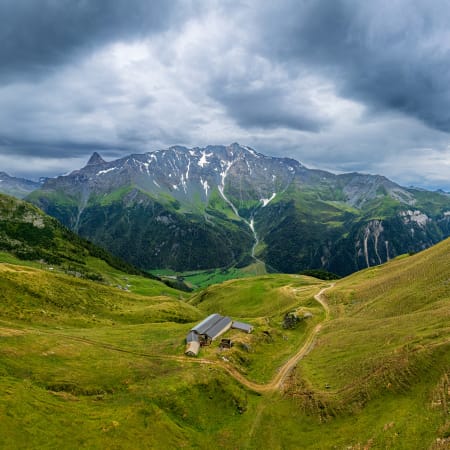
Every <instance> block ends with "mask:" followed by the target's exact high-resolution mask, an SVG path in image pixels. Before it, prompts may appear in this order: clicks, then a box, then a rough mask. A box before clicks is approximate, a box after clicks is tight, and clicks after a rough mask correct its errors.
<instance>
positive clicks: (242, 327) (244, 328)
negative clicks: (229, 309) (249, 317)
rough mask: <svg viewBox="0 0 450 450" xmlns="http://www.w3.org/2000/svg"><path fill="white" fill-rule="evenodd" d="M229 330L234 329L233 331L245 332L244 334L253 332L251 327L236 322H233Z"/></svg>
mask: <svg viewBox="0 0 450 450" xmlns="http://www.w3.org/2000/svg"><path fill="white" fill-rule="evenodd" d="M231 328H234V329H235V330H240V331H245V332H246V333H251V332H252V331H253V326H252V325H250V324H248V323H244V322H238V321H234V322H233V324H232V325H231Z"/></svg>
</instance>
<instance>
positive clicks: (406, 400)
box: [0, 241, 450, 450]
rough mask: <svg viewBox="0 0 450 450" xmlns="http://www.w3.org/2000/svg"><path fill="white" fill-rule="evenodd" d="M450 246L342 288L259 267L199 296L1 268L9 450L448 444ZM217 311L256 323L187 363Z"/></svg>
mask: <svg viewBox="0 0 450 450" xmlns="http://www.w3.org/2000/svg"><path fill="white" fill-rule="evenodd" d="M449 252H450V241H445V242H443V243H441V244H439V245H438V246H436V247H434V248H432V249H429V250H427V251H425V252H422V253H420V254H417V255H414V256H410V257H403V258H399V259H397V260H394V261H391V262H389V263H387V264H385V265H383V266H379V267H377V268H373V269H369V270H365V271H362V272H359V273H357V274H355V275H353V276H351V277H347V278H345V279H342V280H337V281H333V282H335V285H334V287H332V288H329V287H330V285H331V283H332V281H321V280H317V279H314V278H310V277H304V276H295V275H264V276H261V277H256V278H244V279H239V280H232V281H226V282H224V283H222V284H218V285H214V286H209V287H208V288H207V289H205V290H203V291H199V292H196V293H195V294H193V295H191V296H190V297H189V294H186V293H182V294H180V293H179V292H177V291H173V290H170V289H169V288H167V287H166V286H165V285H162V284H160V283H158V282H157V281H154V280H146V279H142V278H139V277H138V276H136V278H134V279H131V278H130V279H129V284H130V285H131V286H130V291H129V292H126V291H124V290H123V289H119V288H118V287H116V286H107V285H105V284H101V283H98V282H93V281H90V280H84V279H79V278H75V277H73V276H69V275H66V274H63V273H55V272H54V271H49V270H48V269H46V270H41V269H39V268H36V267H30V266H29V265H28V266H25V265H19V264H17V263H18V261H12V260H10V261H9V263H3V264H0V283H1V289H0V292H1V294H0V299H1V301H0V305H1V310H0V375H1V376H0V436H1V437H2V438H1V440H0V447H1V448H23V449H25V448H26V449H30V448H39V449H40V448H74V449H75V448H77V449H79V448H89V449H93V448H98V449H100V448H121V449H122V448H125V449H126V448H129V449H136V448H157V449H167V448H224V449H229V448H240V449H256V448H270V449H272V448H273V449H291V448H292V449H297V448H305V449H355V450H356V449H363V448H367V449H446V448H448V447H449V444H450V419H449V405H450V396H449V377H450V352H449V346H450V344H449V342H450V320H449V319H450V317H449V316H450V300H449V299H450V260H449V259H448V254H449ZM110 273H111V276H116V277H120V276H123V275H119V272H117V273H116V274H114V272H110ZM327 287H328V288H329V289H328V290H326V291H324V292H323V294H322V296H321V297H318V296H317V294H318V293H319V291H321V290H323V289H324V288H327ZM143 294H144V295H143ZM319 300H320V302H319ZM321 302H322V303H321ZM211 312H220V313H222V314H226V315H230V316H232V317H233V318H234V319H239V320H244V321H246V322H249V323H251V324H252V325H253V326H254V327H255V330H254V332H253V333H252V334H249V335H248V334H244V333H241V332H238V331H230V332H228V334H227V337H231V338H232V340H233V341H234V344H235V345H234V347H233V348H232V349H230V350H223V351H220V350H219V348H218V344H217V342H215V343H213V345H211V346H210V347H207V348H203V349H202V350H201V352H200V355H199V357H197V358H188V357H185V356H184V354H183V352H184V337H185V336H186V333H187V332H188V330H189V329H190V328H191V327H192V325H193V324H195V323H196V322H198V321H199V320H201V319H202V318H203V317H205V316H206V315H207V314H209V313H211ZM288 312H296V313H297V315H298V316H299V317H301V318H302V319H301V320H300V321H299V323H298V325H297V327H296V328H292V329H286V328H284V327H283V319H284V316H285V314H286V313H288ZM305 313H307V315H308V316H310V317H309V318H303V317H304V315H305ZM296 354H297V355H298V358H297V359H296V358H294V359H293V356H294V355H296ZM288 369H292V370H288ZM74 428H76V430H77V431H76V433H74Z"/></svg>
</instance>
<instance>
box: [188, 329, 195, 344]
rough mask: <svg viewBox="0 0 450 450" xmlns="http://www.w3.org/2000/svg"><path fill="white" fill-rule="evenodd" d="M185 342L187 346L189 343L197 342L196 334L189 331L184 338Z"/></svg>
mask: <svg viewBox="0 0 450 450" xmlns="http://www.w3.org/2000/svg"><path fill="white" fill-rule="evenodd" d="M186 342H187V343H188V344H189V342H198V334H197V333H195V332H194V331H189V333H188V335H187V336H186Z"/></svg>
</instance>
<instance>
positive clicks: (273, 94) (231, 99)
mask: <svg viewBox="0 0 450 450" xmlns="http://www.w3.org/2000/svg"><path fill="white" fill-rule="evenodd" d="M245 84H246V81H244V80H241V83H240V84H238V85H237V86H236V85H235V86H233V87H230V86H227V83H226V82H225V81H224V80H215V83H214V84H213V87H212V89H210V91H211V95H212V97H214V98H215V99H216V100H218V101H219V102H220V103H222V104H223V105H224V106H225V108H226V109H227V112H228V114H229V115H230V116H231V117H233V118H234V120H236V122H237V123H238V124H239V125H240V126H241V127H243V128H266V129H271V128H291V129H294V130H302V131H311V132H316V131H319V130H320V129H322V128H323V127H324V126H325V125H326V124H327V121H326V120H325V118H324V117H321V116H320V112H318V111H317V110H316V109H315V108H314V107H313V106H312V105H311V104H310V102H309V100H308V98H304V99H303V103H297V102H295V101H293V99H292V95H289V94H290V93H289V92H286V91H285V90H283V89H281V88H277V87H271V86H269V87H260V88H256V89H255V88H251V87H248V86H245Z"/></svg>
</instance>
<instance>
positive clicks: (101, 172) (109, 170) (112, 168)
mask: <svg viewBox="0 0 450 450" xmlns="http://www.w3.org/2000/svg"><path fill="white" fill-rule="evenodd" d="M113 170H117V167H111V168H110V169H105V170H100V171H99V172H97V176H98V175H105V173H109V172H112V171H113Z"/></svg>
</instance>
